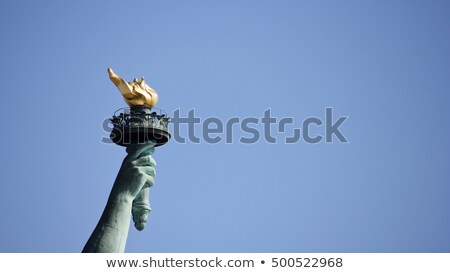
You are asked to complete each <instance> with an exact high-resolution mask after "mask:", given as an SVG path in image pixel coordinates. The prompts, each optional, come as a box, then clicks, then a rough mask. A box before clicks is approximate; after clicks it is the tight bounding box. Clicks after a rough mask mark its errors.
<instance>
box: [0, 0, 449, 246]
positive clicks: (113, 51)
mask: <svg viewBox="0 0 450 273" xmlns="http://www.w3.org/2000/svg"><path fill="white" fill-rule="evenodd" d="M0 22H1V23H0V34H1V39H2V42H1V44H0V77H1V83H2V85H1V92H2V93H1V94H2V99H1V101H0V103H1V107H0V111H1V117H2V124H3V126H2V128H3V129H2V134H1V136H0V145H1V150H0V151H1V153H0V160H1V161H0V162H1V182H2V183H1V187H2V188H1V191H0V216H1V225H0V251H1V252H80V251H81V249H82V248H83V246H84V244H85V242H86V240H87V239H88V237H89V235H90V234H91V232H92V230H93V229H94V227H95V225H96V224H97V221H98V219H99V217H100V215H101V213H102V211H103V208H104V205H105V203H106V199H107V197H108V195H109V191H110V189H111V186H112V183H113V181H114V179H115V176H116V174H117V171H118V169H119V167H120V164H121V162H122V159H123V157H124V156H125V151H124V149H123V148H121V147H119V146H116V145H111V144H110V145H107V144H102V143H100V140H101V138H102V137H104V136H108V134H107V133H105V132H104V131H102V122H103V120H104V119H105V118H108V117H110V116H111V115H112V114H113V112H114V111H115V110H116V109H118V108H121V107H124V106H125V103H124V101H123V99H122V97H121V96H120V94H119V92H118V91H117V89H116V88H115V87H114V86H113V84H112V83H111V82H110V81H109V79H108V75H107V72H106V69H107V67H108V66H111V67H112V68H113V69H114V70H115V71H116V72H117V73H118V74H119V75H121V76H123V77H124V78H125V79H127V80H131V79H132V78H133V77H141V76H145V77H146V80H147V82H148V84H149V85H150V86H151V87H153V88H154V89H155V90H156V91H157V92H158V93H159V95H160V101H159V103H158V107H159V108H162V109H164V110H166V112H168V113H173V111H175V110H176V109H180V110H181V113H182V114H183V113H184V114H186V112H187V111H188V110H190V109H192V108H195V111H196V113H197V115H198V116H199V117H201V118H203V119H204V118H207V117H219V118H220V119H222V120H224V121H225V120H226V119H228V118H231V117H241V118H244V117H248V116H255V117H262V115H263V113H264V111H265V110H266V109H268V108H271V111H272V114H273V115H274V116H276V117H293V118H294V120H295V123H296V124H295V126H291V128H293V127H297V128H300V126H301V122H302V121H303V119H305V118H307V117H310V116H316V117H319V118H324V117H325V107H333V111H334V112H333V114H334V115H335V117H336V118H337V117H339V116H349V118H348V120H347V121H346V122H345V123H344V124H343V125H342V126H341V127H340V129H341V131H342V132H343V133H344V135H345V136H346V137H347V138H348V140H349V141H350V142H349V143H347V144H341V143H339V142H338V141H337V139H336V138H335V139H334V142H333V143H324V142H321V143H319V144H315V145H311V144H306V143H305V142H299V143H297V144H293V145H287V144H283V143H281V141H280V142H279V143H278V144H269V143H266V142H265V141H264V140H261V141H259V142H258V143H256V144H252V145H245V144H240V143H238V142H235V143H233V144H225V143H224V142H221V143H219V144H216V145H211V144H206V143H202V144H192V143H189V142H188V143H186V144H179V143H176V142H173V141H172V142H170V143H168V144H167V145H165V146H163V147H160V148H158V149H157V151H156V153H155V154H154V158H155V159H156V161H157V163H158V166H157V177H156V183H155V186H154V187H153V188H152V191H151V206H152V209H153V211H152V212H151V215H150V223H149V225H148V227H147V229H146V230H144V231H142V232H138V231H136V230H135V229H134V228H133V227H131V228H130V234H129V237H128V244H127V249H126V251H127V252H449V251H450V235H449V230H450V220H449V210H450V198H449V196H450V185H449V182H450V168H449V165H448V164H449V162H450V143H449V133H450V123H449V122H448V118H449V116H450V110H449V106H448V103H449V102H450V95H449V91H450V76H449V75H450V50H449V49H450V31H449V29H450V28H449V27H450V2H449V1H409V0H408V1H2V2H1V3H0ZM185 131H186V130H185V129H183V130H182V133H183V132H185ZM196 131H197V132H198V133H199V135H200V134H201V130H200V129H199V128H197V129H196ZM315 132H316V133H323V128H321V127H319V128H318V129H317V130H316V131H315ZM274 135H275V136H277V137H279V138H282V137H284V136H286V134H278V135H277V134H274ZM240 136H241V134H240V133H239V132H236V134H235V135H234V137H235V139H238V138H239V137H240Z"/></svg>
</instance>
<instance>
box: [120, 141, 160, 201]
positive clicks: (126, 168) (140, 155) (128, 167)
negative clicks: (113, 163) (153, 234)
mask: <svg viewBox="0 0 450 273" xmlns="http://www.w3.org/2000/svg"><path fill="white" fill-rule="evenodd" d="M154 146H155V143H154V142H150V143H148V144H132V145H130V146H128V148H127V153H128V155H127V156H126V157H125V159H124V160H123V163H122V166H121V167H120V171H119V174H118V175H117V178H116V181H115V182H114V186H113V190H112V191H113V193H114V194H115V195H116V196H119V197H121V198H126V199H128V200H129V201H133V200H134V199H135V198H136V197H137V196H138V195H139V193H140V192H141V191H142V190H143V189H145V188H149V187H151V186H153V183H154V177H155V165H156V162H155V160H154V159H153V158H152V157H151V155H152V154H153V152H154V151H155V148H154Z"/></svg>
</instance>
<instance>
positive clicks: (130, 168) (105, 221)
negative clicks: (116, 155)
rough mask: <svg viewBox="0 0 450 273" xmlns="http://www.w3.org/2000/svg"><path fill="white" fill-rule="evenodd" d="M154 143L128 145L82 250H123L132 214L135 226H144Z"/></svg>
mask: <svg viewBox="0 0 450 273" xmlns="http://www.w3.org/2000/svg"><path fill="white" fill-rule="evenodd" d="M154 145H155V143H154V142H151V143H148V144H135V145H130V146H129V147H128V148H127V153H128V155H127V156H126V157H125V159H124V160H123V163H122V166H121V167H120V170H119V173H118V175H117V178H116V181H115V182H114V186H113V188H112V190H111V193H110V195H109V198H108V202H107V203H106V206H105V209H104V211H103V214H102V216H101V218H100V220H99V222H98V224H97V226H96V227H95V229H94V231H93V232H92V235H91V236H90V237H89V240H88V241H87V243H86V245H85V246H84V248H83V252H124V250H125V245H126V242H127V237H128V230H129V227H130V220H131V217H132V216H133V221H134V223H135V227H136V229H138V230H142V229H144V227H145V225H146V222H147V217H148V213H149V212H150V205H149V188H150V187H151V186H153V183H154V177H155V166H156V162H155V160H154V159H153V158H152V157H151V155H152V154H153V153H154V151H155V148H154Z"/></svg>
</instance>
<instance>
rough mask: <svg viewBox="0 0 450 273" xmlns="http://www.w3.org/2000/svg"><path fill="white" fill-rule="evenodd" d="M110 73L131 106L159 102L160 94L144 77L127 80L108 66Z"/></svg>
mask: <svg viewBox="0 0 450 273" xmlns="http://www.w3.org/2000/svg"><path fill="white" fill-rule="evenodd" d="M108 74H109V78H110V79H111V81H112V82H113V83H114V84H115V85H116V86H117V88H118V89H119V91H120V93H122V96H123V98H124V99H125V101H126V102H127V104H128V105H129V106H144V105H145V106H149V107H153V106H155V105H156V103H157V102H158V94H156V92H155V90H153V89H152V88H151V87H150V86H148V85H147V84H146V83H145V80H144V77H142V78H141V80H138V79H136V78H134V80H133V81H132V82H126V81H125V80H124V79H122V78H121V77H120V76H119V75H117V74H116V73H114V71H113V70H112V69H111V68H108Z"/></svg>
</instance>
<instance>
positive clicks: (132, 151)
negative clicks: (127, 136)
mask: <svg viewBox="0 0 450 273" xmlns="http://www.w3.org/2000/svg"><path fill="white" fill-rule="evenodd" d="M155 144H156V143H155V142H153V141H149V142H147V143H145V144H130V145H128V147H127V153H128V156H127V160H129V161H130V162H132V161H134V160H136V159H138V158H139V157H141V156H142V153H143V152H145V155H146V156H147V155H149V154H153V152H154V151H155Z"/></svg>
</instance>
